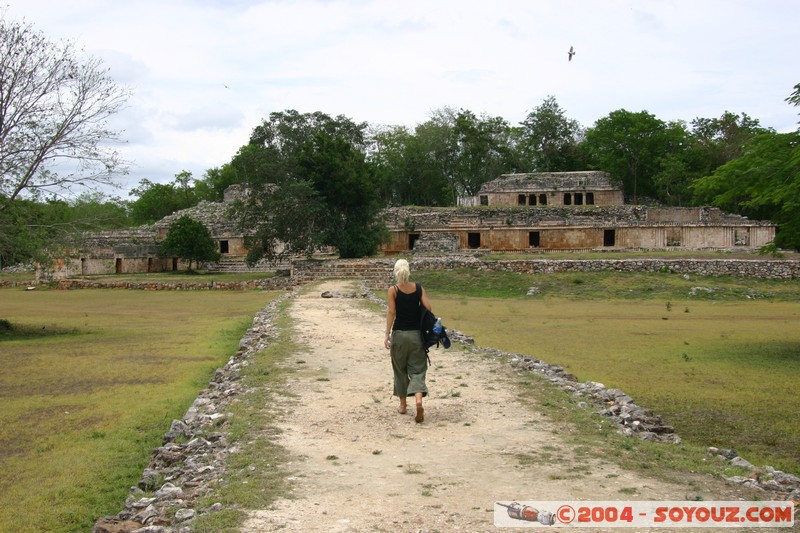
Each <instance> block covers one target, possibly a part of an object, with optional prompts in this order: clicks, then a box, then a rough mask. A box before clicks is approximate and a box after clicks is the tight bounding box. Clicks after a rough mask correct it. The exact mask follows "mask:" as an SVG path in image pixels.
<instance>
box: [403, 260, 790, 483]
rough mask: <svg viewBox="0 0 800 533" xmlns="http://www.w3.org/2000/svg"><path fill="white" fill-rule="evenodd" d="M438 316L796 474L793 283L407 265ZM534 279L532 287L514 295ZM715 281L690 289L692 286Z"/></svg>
mask: <svg viewBox="0 0 800 533" xmlns="http://www.w3.org/2000/svg"><path fill="white" fill-rule="evenodd" d="M415 278H416V280H417V281H420V282H421V283H423V284H424V285H425V286H426V288H427V289H428V291H429V294H430V297H431V299H432V303H433V306H434V309H435V311H436V313H437V314H439V315H441V316H443V317H444V323H445V325H446V326H449V327H452V328H455V329H458V330H461V331H463V332H465V333H467V334H469V335H472V336H474V337H475V341H476V343H477V344H478V345H480V346H487V347H494V348H498V349H501V350H504V351H508V352H513V353H523V354H530V355H532V356H534V357H536V358H539V359H542V360H544V361H547V362H548V363H552V364H559V365H562V366H564V368H565V369H566V370H567V371H568V372H571V373H573V374H575V375H577V376H578V378H579V379H580V380H581V381H599V382H602V383H604V384H605V385H606V386H608V387H610V388H618V389H621V390H623V391H625V392H627V393H628V394H630V395H631V396H632V397H633V398H634V400H635V401H636V403H637V404H639V405H641V406H643V407H646V408H650V409H652V410H653V411H654V412H656V413H658V414H660V415H662V417H663V418H664V419H665V421H666V422H667V423H669V424H671V425H674V426H675V427H676V428H677V431H678V433H679V435H681V436H682V437H683V438H684V440H686V441H687V445H697V446H701V447H705V446H712V445H713V446H721V447H726V448H733V449H735V450H736V451H738V452H739V454H740V455H742V456H743V457H745V458H747V459H748V460H750V461H751V462H753V463H754V464H757V465H765V464H769V465H771V466H774V467H776V468H779V469H782V470H786V471H789V472H793V473H795V474H800V419H798V418H797V413H798V412H800V395H798V394H797V383H798V381H800V327H798V325H800V303H798V302H799V301H800V281H798V280H792V281H766V280H752V279H738V278H700V277H694V276H693V277H692V279H691V280H688V281H687V280H685V279H683V277H682V276H680V275H676V274H624V273H604V272H598V273H581V274H548V275H520V274H513V273H504V272H501V273H487V272H480V273H476V272H471V271H454V272H450V273H439V272H418V273H415ZM531 286H537V287H539V288H540V292H539V294H538V295H537V296H535V297H526V296H524V294H525V293H526V292H527V289H528V288H529V287H531ZM696 286H703V287H711V288H713V289H714V291H713V292H712V293H706V292H704V291H703V292H699V293H698V296H697V297H689V296H688V294H689V290H690V289H691V287H696Z"/></svg>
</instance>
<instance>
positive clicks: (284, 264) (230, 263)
mask: <svg viewBox="0 0 800 533" xmlns="http://www.w3.org/2000/svg"><path fill="white" fill-rule="evenodd" d="M245 259H246V257H245V256H244V255H224V256H222V258H221V259H220V260H219V261H218V262H216V263H206V264H205V265H204V268H205V270H207V271H208V272H222V273H233V272H277V271H281V270H289V269H290V268H291V263H290V262H289V261H281V262H279V263H268V262H266V261H260V262H258V263H256V264H255V265H253V266H252V267H250V266H248V265H247V261H246V260H245Z"/></svg>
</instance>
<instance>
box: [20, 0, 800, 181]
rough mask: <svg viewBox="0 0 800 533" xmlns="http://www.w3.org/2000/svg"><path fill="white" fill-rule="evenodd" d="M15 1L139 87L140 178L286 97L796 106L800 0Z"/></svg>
mask: <svg viewBox="0 0 800 533" xmlns="http://www.w3.org/2000/svg"><path fill="white" fill-rule="evenodd" d="M5 16H6V17H12V18H22V17H25V19H26V20H27V21H28V22H30V23H32V24H34V26H35V27H37V28H38V29H40V30H42V31H44V32H45V33H46V34H47V35H48V36H49V37H51V38H53V39H59V38H67V39H71V40H74V41H75V42H76V43H77V44H78V45H80V46H82V47H84V48H86V49H87V51H89V52H90V53H93V54H94V55H97V56H99V57H101V58H102V59H103V60H104V62H105V63H106V65H107V66H108V67H110V68H111V72H112V76H114V78H115V79H116V80H118V81H119V82H121V83H124V84H126V85H129V86H131V87H132V88H133V90H134V95H133V97H132V98H131V100H130V102H129V107H128V109H126V110H125V112H123V113H121V114H120V116H119V117H116V118H115V125H116V124H118V125H119V127H120V129H124V130H125V136H126V138H127V139H128V141H129V142H128V143H127V144H126V145H125V146H124V147H123V152H124V154H125V156H126V157H128V158H132V159H135V162H136V167H134V169H133V172H132V174H131V176H130V177H129V178H128V180H127V183H128V184H132V185H135V184H137V183H138V181H139V180H140V179H141V178H147V179H150V180H152V181H162V182H165V181H169V180H171V179H172V178H173V176H174V175H175V174H176V173H178V172H180V171H181V170H189V171H191V172H192V173H193V174H194V175H195V177H200V176H202V174H203V172H204V171H205V170H206V169H208V168H211V167H215V166H219V165H221V164H223V163H225V162H227V161H229V160H230V158H231V157H232V156H233V155H234V154H235V152H236V150H238V148H239V147H240V146H242V145H243V144H245V143H246V142H247V139H248V137H249V133H250V132H251V131H252V129H253V128H254V127H255V126H257V125H258V124H259V123H260V121H261V120H262V119H264V118H266V117H267V116H268V115H269V113H271V112H274V111H283V110H286V109H297V110H298V111H300V112H312V111H322V112H325V113H328V114H330V115H338V114H343V115H346V116H349V117H350V118H352V119H354V120H356V121H367V122H371V123H376V124H403V125H407V126H414V125H416V124H418V123H420V122H422V121H424V120H426V119H427V118H428V117H429V116H430V113H431V111H432V110H435V109H438V108H441V107H444V106H450V107H462V108H466V109H469V110H471V111H473V112H475V113H477V114H481V113H486V114H488V115H491V116H502V117H504V118H505V119H507V120H508V121H509V122H511V123H517V122H519V121H521V120H522V119H524V117H525V115H526V114H527V113H528V112H529V111H530V110H531V109H533V108H534V107H536V106H538V105H539V104H540V103H541V102H542V100H543V99H544V98H546V97H547V96H549V95H553V96H555V98H556V100H557V101H558V103H559V105H561V107H562V108H563V109H564V110H565V111H566V113H567V115H568V116H569V117H570V118H575V119H576V120H578V121H579V122H581V124H583V125H584V126H590V125H591V124H593V123H594V121H596V120H597V119H599V118H602V117H603V116H606V115H607V114H608V113H610V112H611V111H613V110H615V109H619V108H625V109H628V110H631V111H641V110H647V111H649V112H650V113H653V114H654V115H656V116H657V117H658V118H661V119H662V120H686V121H689V120H691V119H693V118H695V117H699V116H701V117H718V116H720V115H721V114H722V113H723V112H725V111H731V112H735V113H741V112H745V113H747V114H748V115H750V116H752V117H754V118H757V119H759V120H760V121H761V123H762V125H764V126H770V127H774V128H776V129H778V130H779V131H789V130H793V129H795V128H796V122H797V110H796V109H795V108H792V107H790V106H789V105H788V104H786V103H785V102H784V98H786V96H788V94H789V93H790V92H791V90H792V87H793V86H794V84H795V83H797V82H798V81H800V79H797V77H798V74H797V73H798V69H797V59H796V58H795V57H794V56H793V55H792V54H791V52H790V51H791V50H792V49H793V47H794V46H795V45H794V43H795V41H796V36H795V34H796V25H797V20H800V3H798V2H796V1H794V0H761V1H757V0H534V1H531V0H494V1H492V2H477V1H464V0H458V1H457V0H436V1H433V2H432V1H430V0H426V1H422V0H404V1H402V2H398V1H391V0H297V1H291V0H234V1H230V0H128V1H126V2H118V1H113V0H74V1H72V2H68V3H65V2H61V1H56V0H24V2H23V1H19V2H16V1H15V3H14V4H12V5H11V6H10V7H9V8H8V9H7V10H6V11H5ZM570 46H574V47H575V50H576V52H577V55H576V56H575V58H574V59H573V60H572V61H571V62H568V61H567V51H568V50H569V47H570ZM787 56H788V57H787ZM132 185H131V186H132Z"/></svg>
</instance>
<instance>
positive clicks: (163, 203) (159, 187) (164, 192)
mask: <svg viewBox="0 0 800 533" xmlns="http://www.w3.org/2000/svg"><path fill="white" fill-rule="evenodd" d="M191 180H192V173H191V172H188V171H186V170H184V171H182V172H179V173H178V174H176V175H175V180H174V181H172V182H170V183H153V182H151V181H150V180H147V179H143V180H141V181H140V182H139V186H138V187H136V188H134V189H132V190H131V192H130V195H131V196H137V197H138V198H137V199H136V200H133V201H132V202H131V203H130V216H131V220H132V221H133V222H134V223H135V224H152V223H153V222H156V221H158V220H161V219H162V218H164V217H166V216H169V215H171V214H172V213H175V212H176V211H180V210H181V209H187V208H189V207H193V206H195V205H197V203H198V201H199V199H198V196H197V194H196V192H195V190H194V187H193V186H192V185H190V183H189V182H190V181H191Z"/></svg>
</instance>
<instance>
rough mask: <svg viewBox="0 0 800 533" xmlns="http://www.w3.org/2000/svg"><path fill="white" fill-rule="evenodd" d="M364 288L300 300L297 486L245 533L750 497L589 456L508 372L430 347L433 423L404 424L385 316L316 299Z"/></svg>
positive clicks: (296, 317)
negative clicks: (547, 506)
mask: <svg viewBox="0 0 800 533" xmlns="http://www.w3.org/2000/svg"><path fill="white" fill-rule="evenodd" d="M356 290H357V286H356V284H355V283H354V282H350V281H326V282H322V283H321V284H317V285H314V286H313V287H310V288H306V289H304V290H303V291H302V292H301V293H299V294H298V295H297V296H296V298H294V299H293V302H292V305H291V307H290V314H291V317H292V319H293V321H294V324H295V325H296V327H297V331H298V338H297V339H296V340H297V341H298V342H299V343H300V344H301V345H304V346H305V350H301V351H300V352H298V353H297V354H296V355H293V356H292V357H291V358H290V360H289V361H288V362H287V363H286V364H289V365H292V366H294V367H297V368H300V370H299V371H297V372H296V373H295V374H293V376H294V377H293V379H292V380H291V382H290V384H289V389H290V390H289V392H290V393H291V394H292V395H294V398H293V399H290V400H289V401H291V402H293V403H294V405H293V406H291V407H290V408H289V409H287V414H285V415H284V416H282V417H281V418H280V419H279V420H278V426H279V427H280V428H281V430H282V434H281V436H280V437H279V440H280V442H281V444H282V445H283V446H285V447H286V448H287V449H288V450H289V451H290V453H291V454H292V456H293V457H294V458H295V459H294V460H293V461H292V462H291V463H290V464H289V465H288V468H289V469H290V470H291V471H292V472H293V475H292V477H291V478H290V480H291V485H292V490H291V493H290V494H287V495H286V497H285V498H282V499H279V500H278V501H277V502H275V504H274V505H273V507H272V508H270V509H264V510H258V511H252V512H250V514H249V517H248V520H247V522H246V523H245V525H244V527H243V529H242V530H243V531H246V532H256V531H281V532H292V531H294V532H298V531H302V532H313V531H318V532H323V531H324V532H436V531H438V532H445V531H448V532H449V531H465V532H480V531H491V532H495V531H500V530H510V529H506V528H497V527H495V525H494V524H495V522H494V520H495V518H494V517H495V515H494V513H495V508H496V507H497V506H496V505H495V502H498V501H500V502H506V503H510V502H512V501H521V502H524V501H558V500H562V501H563V500H595V501H598V500H617V501H619V500H623V501H624V500H673V501H675V500H680V501H683V500H686V499H687V498H689V497H690V495H691V496H692V497H694V496H700V497H702V498H703V499H704V500H706V501H709V500H733V499H740V498H741V496H738V497H737V496H736V495H735V494H734V492H733V489H731V491H729V492H727V493H722V492H719V491H720V490H723V491H724V490H725V485H722V484H720V483H717V482H713V480H709V483H708V485H706V486H698V484H697V482H696V480H695V481H694V482H693V484H692V485H691V486H690V485H689V484H688V482H687V483H686V484H683V483H668V482H665V481H662V480H657V479H650V478H646V477H643V476H642V475H641V474H640V473H634V472H630V471H626V470H623V469H621V468H620V467H619V466H617V465H616V464H615V463H614V462H613V461H612V460H603V459H597V458H595V457H593V455H595V454H592V456H590V455H589V454H587V453H586V451H585V450H582V449H581V447H577V446H575V445H573V444H569V442H568V439H567V438H566V434H567V432H568V431H569V430H568V428H564V427H560V426H558V425H556V424H554V423H553V422H552V421H550V420H548V418H547V417H546V416H545V415H543V414H542V413H541V412H540V409H537V406H536V405H530V404H523V403H521V402H520V401H519V400H518V398H517V394H516V390H517V389H516V388H517V387H518V386H519V385H518V384H517V382H518V380H517V379H515V377H516V374H515V373H514V371H513V370H512V369H510V368H509V367H507V366H505V365H502V364H501V363H500V362H498V361H497V360H494V359H491V358H489V357H486V356H481V355H476V354H475V353H470V352H469V351H464V350H463V349H462V348H461V347H460V346H458V345H456V344H453V346H452V347H451V348H450V349H449V350H444V349H442V348H438V349H436V348H435V349H432V350H431V359H432V365H433V366H432V368H430V369H429V371H428V388H429V390H430V394H429V396H428V397H427V398H426V399H425V419H424V422H422V423H415V421H414V415H415V408H414V400H413V398H409V408H408V412H407V413H406V414H399V413H398V405H399V402H398V399H397V398H395V397H392V390H393V388H392V369H391V362H390V358H389V351H388V350H386V349H385V348H384V346H383V332H384V326H385V321H386V319H385V315H380V314H378V313H376V312H375V311H374V310H370V309H368V308H367V307H366V306H365V305H364V302H363V300H360V299H356V298H322V296H321V294H322V292H324V291H336V292H339V293H341V294H348V293H355V292H356ZM431 298H432V300H433V301H434V302H435V295H432V296H431ZM665 446H667V445H666V444H665ZM497 508H498V509H499V510H500V511H502V508H499V507H497ZM584 531H588V530H585V529H584ZM624 531H633V529H626V530H624ZM664 531H673V532H674V531H677V529H676V528H671V529H668V530H667V529H665V530H664ZM693 531H697V529H694V530H693ZM703 531H709V529H708V528H704V529H703ZM726 531H734V530H733V529H731V528H727V529H726Z"/></svg>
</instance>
